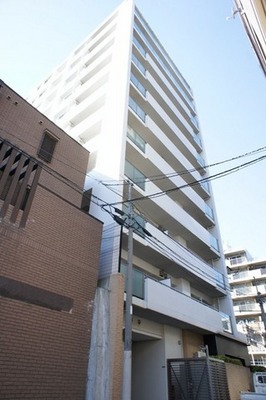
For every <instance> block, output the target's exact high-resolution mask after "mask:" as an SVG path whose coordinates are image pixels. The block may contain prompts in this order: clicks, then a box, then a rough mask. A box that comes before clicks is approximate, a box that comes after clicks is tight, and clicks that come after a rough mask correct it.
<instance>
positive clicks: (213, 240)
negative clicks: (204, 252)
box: [210, 234, 220, 253]
mask: <svg viewBox="0 0 266 400" xmlns="http://www.w3.org/2000/svg"><path fill="white" fill-rule="evenodd" d="M210 245H211V247H212V248H213V249H214V250H216V251H218V253H219V252H220V249H219V242H218V240H217V239H216V237H214V236H213V235H211V234H210Z"/></svg>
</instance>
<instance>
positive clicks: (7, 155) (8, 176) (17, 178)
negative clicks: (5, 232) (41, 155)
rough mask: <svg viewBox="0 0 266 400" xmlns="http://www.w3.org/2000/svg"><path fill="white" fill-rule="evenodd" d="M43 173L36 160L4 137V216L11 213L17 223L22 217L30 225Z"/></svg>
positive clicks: (0, 178) (0, 153)
mask: <svg viewBox="0 0 266 400" xmlns="http://www.w3.org/2000/svg"><path fill="white" fill-rule="evenodd" d="M40 173H41V166H40V165H39V164H38V162H37V161H36V160H35V159H33V158H32V157H30V156H29V155H27V154H26V153H24V152H22V151H21V150H20V149H18V148H16V147H15V146H13V145H12V144H11V143H9V142H7V141H6V140H2V139H1V138H0V200H2V202H1V203H0V218H4V217H5V216H6V215H7V214H9V220H10V222H11V223H15V222H16V221H17V219H18V218H19V216H20V222H19V226H20V227H24V226H25V225H26V221H27V217H28V214H29V210H30V207H31V203H32V200H33V197H34V194H35V190H36V187H37V183H38V180H39V176H40ZM9 210H10V212H9V213H8V211H9ZM20 210H22V213H19V211H20Z"/></svg>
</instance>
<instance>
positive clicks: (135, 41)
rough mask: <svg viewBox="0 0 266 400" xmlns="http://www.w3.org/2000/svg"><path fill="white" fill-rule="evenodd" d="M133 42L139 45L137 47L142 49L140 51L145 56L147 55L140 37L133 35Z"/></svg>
mask: <svg viewBox="0 0 266 400" xmlns="http://www.w3.org/2000/svg"><path fill="white" fill-rule="evenodd" d="M133 43H134V45H135V46H136V47H137V49H138V50H139V51H140V53H141V54H142V55H143V56H144V57H146V51H145V49H144V47H143V46H142V45H141V44H140V42H139V41H138V39H137V38H136V37H135V36H134V37H133Z"/></svg>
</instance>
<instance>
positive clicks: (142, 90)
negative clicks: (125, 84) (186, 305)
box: [130, 73, 146, 97]
mask: <svg viewBox="0 0 266 400" xmlns="http://www.w3.org/2000/svg"><path fill="white" fill-rule="evenodd" d="M130 80H131V82H132V83H133V85H134V86H135V87H136V88H137V89H138V90H139V91H140V93H141V94H142V95H143V96H144V97H146V89H145V87H144V86H143V85H142V83H140V81H139V80H138V79H137V78H136V77H135V75H134V74H132V73H131V77H130Z"/></svg>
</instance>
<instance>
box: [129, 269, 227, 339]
mask: <svg viewBox="0 0 266 400" xmlns="http://www.w3.org/2000/svg"><path fill="white" fill-rule="evenodd" d="M142 287H143V288H144V292H142V294H143V295H142V297H143V301H141V302H140V301H139V300H138V299H135V298H133V304H134V305H136V306H141V305H142V308H144V309H146V310H149V311H153V312H155V313H156V314H157V316H158V320H159V321H161V322H162V323H163V321H164V319H165V318H172V319H174V320H176V321H177V324H178V322H179V323H180V326H182V327H189V326H193V327H197V328H198V329H203V330H204V331H206V332H215V333H223V332H231V325H230V318H229V317H228V316H226V315H225V314H222V313H220V312H219V311H218V310H216V309H214V308H212V307H210V306H207V305H205V304H203V303H201V302H199V301H197V300H195V299H193V298H191V297H190V296H187V295H185V294H183V293H181V292H179V291H177V290H175V289H173V288H171V287H170V286H168V285H167V284H165V283H163V282H160V281H156V280H154V279H151V278H149V277H145V278H144V286H142ZM138 293H140V289H138ZM133 295H134V290H133ZM228 321H229V323H228Z"/></svg>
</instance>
